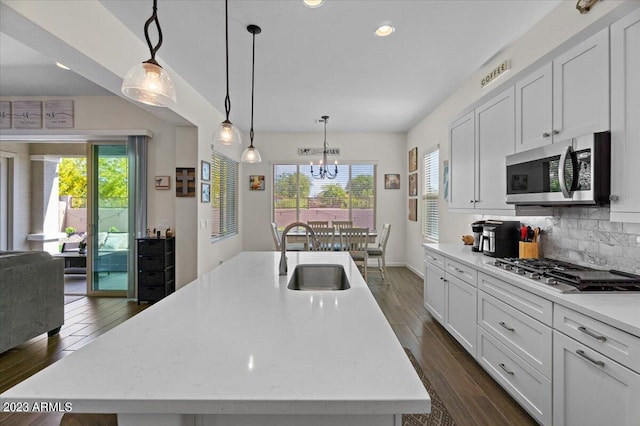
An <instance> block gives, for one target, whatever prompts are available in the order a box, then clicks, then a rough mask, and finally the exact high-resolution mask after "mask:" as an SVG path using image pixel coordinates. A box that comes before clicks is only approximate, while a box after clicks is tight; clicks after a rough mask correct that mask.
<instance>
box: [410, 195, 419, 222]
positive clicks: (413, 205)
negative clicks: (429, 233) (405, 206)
mask: <svg viewBox="0 0 640 426" xmlns="http://www.w3.org/2000/svg"><path fill="white" fill-rule="evenodd" d="M409 220H410V221H412V222H417V221H418V199H417V198H409Z"/></svg>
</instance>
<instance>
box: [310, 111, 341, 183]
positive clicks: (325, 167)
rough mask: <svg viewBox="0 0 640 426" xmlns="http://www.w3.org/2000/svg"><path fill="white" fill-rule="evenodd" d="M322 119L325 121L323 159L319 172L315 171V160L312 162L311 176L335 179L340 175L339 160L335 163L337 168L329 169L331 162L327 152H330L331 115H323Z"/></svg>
mask: <svg viewBox="0 0 640 426" xmlns="http://www.w3.org/2000/svg"><path fill="white" fill-rule="evenodd" d="M320 121H322V122H324V145H323V147H322V160H320V170H319V171H318V173H313V162H311V164H310V165H311V176H313V178H314V179H335V178H336V177H337V176H338V161H336V162H335V163H334V165H335V168H334V170H333V172H331V171H330V170H329V164H327V154H328V153H329V145H328V144H327V122H328V121H329V116H328V115H323V116H322V119H321V120H320Z"/></svg>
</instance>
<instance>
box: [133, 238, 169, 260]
mask: <svg viewBox="0 0 640 426" xmlns="http://www.w3.org/2000/svg"><path fill="white" fill-rule="evenodd" d="M165 241H166V240H163V239H151V238H150V239H144V240H138V255H143V256H157V255H162V254H164V252H165Z"/></svg>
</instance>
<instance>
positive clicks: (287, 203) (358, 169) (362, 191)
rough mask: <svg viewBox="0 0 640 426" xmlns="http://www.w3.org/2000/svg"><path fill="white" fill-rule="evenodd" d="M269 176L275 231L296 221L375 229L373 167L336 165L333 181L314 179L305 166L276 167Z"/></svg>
mask: <svg viewBox="0 0 640 426" xmlns="http://www.w3.org/2000/svg"><path fill="white" fill-rule="evenodd" d="M332 169H333V167H332ZM315 171H317V169H316V170H315ZM273 176H274V178H273V181H274V186H273V188H274V189H273V218H274V222H275V223H276V224H277V225H278V228H284V227H285V226H287V225H288V224H290V223H292V222H296V221H300V222H307V221H310V220H326V221H329V224H331V221H334V220H352V221H353V226H356V227H363V228H369V229H370V230H373V229H375V223H376V221H375V218H376V188H375V182H376V166H375V165H373V164H353V165H347V164H340V165H338V177H337V178H336V179H314V178H313V177H312V176H311V168H310V166H309V165H296V164H276V165H274V166H273Z"/></svg>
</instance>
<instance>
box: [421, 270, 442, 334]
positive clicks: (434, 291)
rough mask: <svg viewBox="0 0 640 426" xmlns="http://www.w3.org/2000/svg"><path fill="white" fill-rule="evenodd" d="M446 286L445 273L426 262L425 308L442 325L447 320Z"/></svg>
mask: <svg viewBox="0 0 640 426" xmlns="http://www.w3.org/2000/svg"><path fill="white" fill-rule="evenodd" d="M445 284H446V283H445V281H444V271H442V269H438V268H436V267H434V266H432V265H430V264H429V263H427V262H425V274H424V294H423V297H424V307H425V308H427V310H428V311H429V313H431V315H433V317H434V318H435V319H436V320H438V322H439V323H440V324H442V325H444V318H445Z"/></svg>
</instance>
